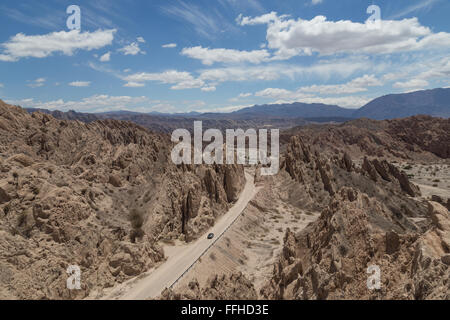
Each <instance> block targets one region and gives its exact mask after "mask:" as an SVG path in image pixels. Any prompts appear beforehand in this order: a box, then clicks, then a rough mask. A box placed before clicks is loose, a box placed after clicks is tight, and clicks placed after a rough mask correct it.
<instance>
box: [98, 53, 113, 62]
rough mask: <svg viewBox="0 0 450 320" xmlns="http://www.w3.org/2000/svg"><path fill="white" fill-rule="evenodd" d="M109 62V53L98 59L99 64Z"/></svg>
mask: <svg viewBox="0 0 450 320" xmlns="http://www.w3.org/2000/svg"><path fill="white" fill-rule="evenodd" d="M110 60H111V52H107V53H105V54H104V55H102V56H101V57H100V61H101V62H108V61H110Z"/></svg>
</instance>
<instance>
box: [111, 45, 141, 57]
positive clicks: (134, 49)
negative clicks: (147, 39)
mask: <svg viewBox="0 0 450 320" xmlns="http://www.w3.org/2000/svg"><path fill="white" fill-rule="evenodd" d="M118 51H119V52H121V53H123V54H124V55H126V56H128V55H132V56H135V55H138V54H145V51H142V50H141V48H139V44H138V43H137V42H133V43H131V44H129V45H126V46H125V47H123V48H121V49H119V50H118Z"/></svg>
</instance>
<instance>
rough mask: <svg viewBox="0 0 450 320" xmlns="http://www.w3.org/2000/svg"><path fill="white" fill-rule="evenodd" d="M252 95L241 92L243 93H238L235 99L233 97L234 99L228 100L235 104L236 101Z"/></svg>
mask: <svg viewBox="0 0 450 320" xmlns="http://www.w3.org/2000/svg"><path fill="white" fill-rule="evenodd" d="M252 95H253V94H252V93H250V92H243V93H240V94H239V95H238V96H237V97H235V98H231V99H229V100H230V101H231V102H236V101H239V100H240V99H242V98H248V97H251V96H252Z"/></svg>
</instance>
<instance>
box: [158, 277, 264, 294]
mask: <svg viewBox="0 0 450 320" xmlns="http://www.w3.org/2000/svg"><path fill="white" fill-rule="evenodd" d="M162 299H165V300H256V299H257V294H256V291H255V288H254V287H253V284H252V283H251V281H249V280H248V279H247V278H245V276H244V275H243V274H242V273H233V274H231V275H229V276H226V275H215V276H213V277H211V278H209V279H208V281H207V283H206V285H205V286H204V287H201V286H200V285H199V283H198V281H197V280H195V279H193V280H192V281H191V282H190V283H189V285H188V288H187V289H186V290H181V291H175V292H174V291H172V290H165V291H164V292H163V294H162Z"/></svg>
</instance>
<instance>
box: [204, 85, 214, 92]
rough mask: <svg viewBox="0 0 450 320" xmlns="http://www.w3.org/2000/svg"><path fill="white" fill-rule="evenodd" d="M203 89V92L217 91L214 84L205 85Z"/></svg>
mask: <svg viewBox="0 0 450 320" xmlns="http://www.w3.org/2000/svg"><path fill="white" fill-rule="evenodd" d="M201 90H202V91H203V92H214V91H216V87H214V86H211V87H203V88H202V89H201Z"/></svg>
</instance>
